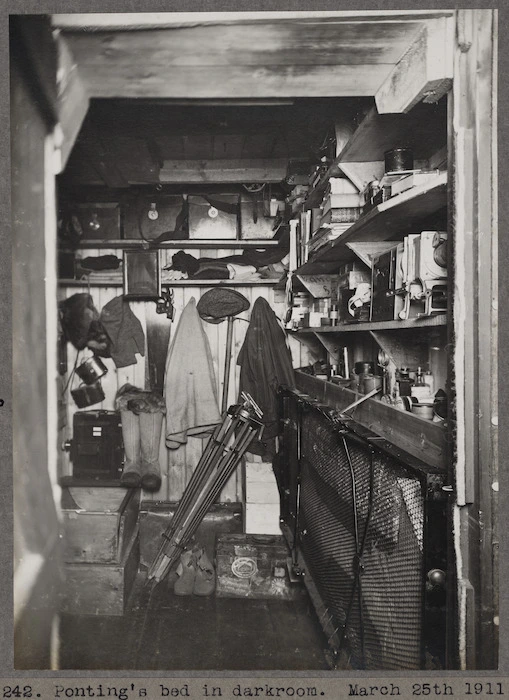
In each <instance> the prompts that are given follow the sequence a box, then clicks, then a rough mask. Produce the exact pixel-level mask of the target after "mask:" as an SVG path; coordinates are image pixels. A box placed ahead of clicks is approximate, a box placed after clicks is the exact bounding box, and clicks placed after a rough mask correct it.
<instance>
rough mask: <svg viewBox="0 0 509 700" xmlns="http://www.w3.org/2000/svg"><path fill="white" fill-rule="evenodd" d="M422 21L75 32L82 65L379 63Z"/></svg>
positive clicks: (72, 37) (394, 57)
mask: <svg viewBox="0 0 509 700" xmlns="http://www.w3.org/2000/svg"><path fill="white" fill-rule="evenodd" d="M422 26H423V24H422V22H418V21H417V22H413V23H408V22H398V21H393V22H386V23H383V24H380V23H376V22H346V23H337V22H327V21H317V22H314V23H306V24H301V23H295V22H291V21H289V22H280V23H272V22H263V23H257V24H254V25H252V24H243V23H238V24H232V25H221V26H220V27H216V26H207V25H200V24H197V25H195V26H188V27H180V28H171V29H153V30H140V31H130V32H129V31H127V32H126V31H111V32H107V31H106V32H86V31H78V32H72V31H71V32H69V31H66V32H64V33H65V36H66V37H67V40H68V41H69V42H70V45H71V48H72V51H73V53H74V55H75V56H76V58H77V60H78V62H79V64H80V65H82V64H84V63H87V64H90V65H96V66H100V65H102V63H103V62H104V61H105V60H107V61H108V62H109V63H111V64H114V65H117V66H119V67H121V66H122V64H124V63H125V62H132V63H133V64H134V63H135V62H136V61H138V60H142V63H144V64H145V65H146V66H147V67H148V66H149V65H152V66H155V67H158V68H160V67H162V66H164V65H166V66H168V67H169V68H171V69H175V68H177V67H184V66H189V67H191V66H226V67H227V66H230V65H241V66H265V65H267V64H270V65H275V66H284V65H286V66H304V65H309V66H314V65H329V66H331V65H373V64H374V65H377V64H380V63H392V64H393V65H394V64H395V63H396V62H397V61H398V60H399V59H400V57H401V55H402V54H403V53H404V51H405V49H406V47H407V46H408V45H409V44H410V43H411V42H412V40H413V38H414V37H415V36H417V35H418V33H419V31H420V30H421V29H422Z"/></svg>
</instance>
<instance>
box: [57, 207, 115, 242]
mask: <svg viewBox="0 0 509 700" xmlns="http://www.w3.org/2000/svg"><path fill="white" fill-rule="evenodd" d="M69 210H70V214H71V216H73V217H75V220H76V222H77V225H78V226H79V227H80V228H81V231H82V238H83V239H85V240H118V239H119V238H120V205H119V203H118V202H86V203H85V202H83V203H76V204H70V205H69Z"/></svg>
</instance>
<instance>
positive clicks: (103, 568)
mask: <svg viewBox="0 0 509 700" xmlns="http://www.w3.org/2000/svg"><path fill="white" fill-rule="evenodd" d="M139 560H140V544H139V537H138V529H137V528H136V530H135V531H134V532H133V533H132V536H131V539H130V540H129V542H128V543H127V546H126V548H125V550H124V553H123V555H122V560H121V561H120V562H119V563H118V564H117V563H115V564H88V563H81V564H69V563H68V564H66V565H65V597H64V600H63V607H62V611H63V612H65V613H72V614H74V615H123V614H124V610H125V606H126V603H127V600H128V598H129V594H130V592H131V589H132V587H133V585H134V581H135V578H136V573H137V571H138V564H139Z"/></svg>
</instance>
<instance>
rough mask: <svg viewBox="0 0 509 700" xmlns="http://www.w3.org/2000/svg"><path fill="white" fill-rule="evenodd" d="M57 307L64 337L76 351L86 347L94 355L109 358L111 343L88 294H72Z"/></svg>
mask: <svg viewBox="0 0 509 700" xmlns="http://www.w3.org/2000/svg"><path fill="white" fill-rule="evenodd" d="M59 307H60V323H61V326H62V330H63V332H64V335H65V337H66V339H67V340H68V341H69V342H70V343H72V344H73V345H74V347H75V348H76V349H77V350H83V349H84V348H85V347H88V348H90V349H91V350H92V351H93V352H94V353H95V354H96V355H100V356H101V357H110V350H111V341H110V338H109V336H108V334H107V331H106V329H105V328H104V326H103V324H102V323H101V321H100V318H99V312H98V311H97V309H96V308H95V306H94V302H93V300H92V297H91V296H90V294H82V293H79V294H73V295H72V296H70V297H69V298H68V299H64V300H63V301H61V302H60V304H59Z"/></svg>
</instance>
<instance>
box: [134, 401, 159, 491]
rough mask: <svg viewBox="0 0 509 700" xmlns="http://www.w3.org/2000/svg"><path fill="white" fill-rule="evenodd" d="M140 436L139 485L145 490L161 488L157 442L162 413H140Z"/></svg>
mask: <svg viewBox="0 0 509 700" xmlns="http://www.w3.org/2000/svg"><path fill="white" fill-rule="evenodd" d="M139 418H140V436H141V468H142V477H141V487H142V488H143V489H145V491H159V489H160V488H161V467H160V465H159V443H160V441H161V429H162V425H163V414H162V413H159V412H158V413H140V415H139Z"/></svg>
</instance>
